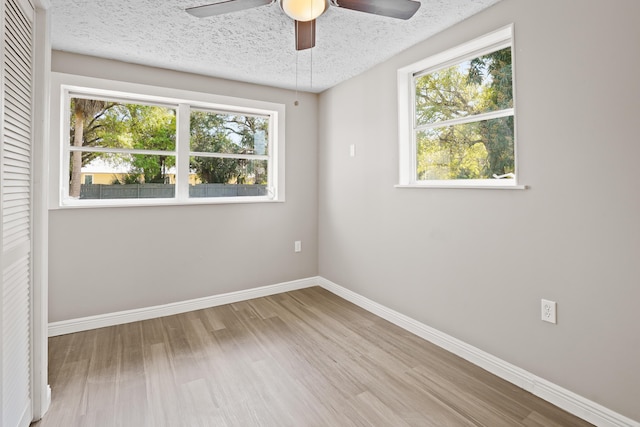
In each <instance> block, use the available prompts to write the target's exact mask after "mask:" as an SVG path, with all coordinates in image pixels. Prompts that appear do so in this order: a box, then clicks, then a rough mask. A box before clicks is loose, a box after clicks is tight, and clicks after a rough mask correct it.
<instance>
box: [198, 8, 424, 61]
mask: <svg viewBox="0 0 640 427" xmlns="http://www.w3.org/2000/svg"><path fill="white" fill-rule="evenodd" d="M276 1H277V2H278V3H279V4H280V7H282V10H283V11H284V12H285V13H286V14H287V15H288V16H289V17H291V18H292V19H293V20H294V21H295V29H296V50H304V49H310V48H312V47H314V46H315V45H316V18H318V17H319V16H320V15H322V14H323V13H324V12H326V10H327V9H328V8H329V5H331V6H335V7H341V8H343V9H351V10H357V11H359V12H364V13H371V14H374V15H380V16H387V17H390V18H397V19H404V20H406V19H409V18H411V17H412V16H413V15H414V14H415V13H416V12H417V10H418V9H419V8H420V2H419V1H414V0H217V1H215V2H214V3H210V4H206V5H203V6H196V7H190V8H187V9H186V12H187V13H189V14H191V15H193V16H196V17H198V18H205V17H208V16H214V15H224V14H227V13H232V12H238V11H241V10H246V9H252V8H254V7H259V6H265V5H268V4H272V3H275V2H276Z"/></svg>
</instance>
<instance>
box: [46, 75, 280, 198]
mask: <svg viewBox="0 0 640 427" xmlns="http://www.w3.org/2000/svg"><path fill="white" fill-rule="evenodd" d="M51 78H52V111H51V116H52V117H54V120H53V121H52V126H51V127H52V141H57V142H58V143H55V142H54V143H53V144H52V147H51V148H52V153H51V159H52V161H51V165H50V174H51V183H50V196H51V197H50V198H49V199H50V208H51V209H63V208H79V207H122V206H162V205H202V204H226V203H260V202H284V200H285V186H284V183H285V176H284V175H285V167H284V166H285V165H284V159H285V154H284V153H285V137H284V135H285V105H284V104H279V103H273V102H266V101H258V100H251V99H245V98H236V97H229V96H222V95H214V94H208V93H202V92H193V91H186V90H180V89H172V88H163V87H156V86H148V85H141V84H135V83H126V82H119V81H113V80H105V79H97V78H92V77H84V76H77V75H72V74H64V73H55V72H54V73H51ZM74 95H84V96H86V97H95V98H97V99H117V100H121V101H125V102H131V103H144V104H153V105H160V106H168V107H171V108H175V109H176V112H177V119H176V150H175V151H167V152H166V154H169V155H175V156H176V172H177V174H176V191H175V197H174V198H162V199H159V198H158V199H99V200H98V199H74V198H70V197H69V182H68V181H69V178H68V177H69V160H70V152H71V151H72V148H71V147H70V143H69V134H70V133H69V132H70V130H69V126H70V124H69V123H70V111H69V103H70V99H71V97H73V96H74ZM192 108H193V109H197V110H208V111H224V112H230V113H240V114H251V115H259V116H268V117H269V135H268V147H269V150H268V153H267V155H265V156H259V157H261V159H262V160H267V161H268V162H269V163H268V170H267V175H268V178H267V179H268V188H267V191H268V194H267V195H265V196H238V197H189V156H190V155H192V153H191V151H190V131H189V117H190V111H191V109H192ZM185 117H186V119H184V118H185ZM181 118H182V119H181ZM99 151H105V152H107V151H118V150H113V149H104V150H102V149H101V150H99ZM135 151H136V150H127V152H135ZM137 151H140V150H137ZM142 151H146V150H142ZM142 154H149V153H147V152H144V153H142ZM151 154H154V153H151ZM208 154H211V153H208Z"/></svg>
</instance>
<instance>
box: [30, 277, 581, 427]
mask: <svg viewBox="0 0 640 427" xmlns="http://www.w3.org/2000/svg"><path fill="white" fill-rule="evenodd" d="M49 381H50V383H51V386H52V397H53V400H52V405H51V408H50V410H49V412H48V413H47V414H46V415H45V417H44V419H42V420H41V421H40V422H38V423H35V424H33V426H34V427H35V426H37V427H68V426H71V427H73V426H82V427H94V426H101V427H102V426H109V427H111V426H114V427H115V426H117V427H128V426H131V427H134V426H135V427H140V426H145V427H147V426H148V427H158V426H160V427H162V426H167V427H180V426H185V427H187V426H188V427H193V426H202V427H208V426H215V427H218V426H221V427H223V426H233V427H235V426H237V427H247V426H265V427H267V426H268V427H270V426H274V427H286V426H291V427H301V426H302V427H306V426H318V427H320V426H340V427H360V426H381V427H385V426H393V427H401V426H412V427H430V426H434V427H447V426H456V427H457V426H464V427H467V426H487V427H488V426H491V427H494V426H528V427H535V426H571V427H573V426H576V427H582V426H589V425H590V424H588V423H586V422H585V421H583V420H580V419H578V418H576V417H574V416H572V415H570V414H568V413H566V412H565V411H562V410H560V409H558V408H556V407H554V406H553V405H551V404H549V403H547V402H544V401H542V400H541V399H539V398H537V397H535V396H533V395H531V394H530V393H528V392H526V391H524V390H522V389H519V388H517V387H515V386H514V385H513V384H510V383H508V382H506V381H504V380H502V379H500V378H498V377H495V376H494V375H492V374H490V373H488V372H487V371H484V370H482V369H480V368H478V367H476V366H473V365H472V364H470V363H469V362H466V361H465V360H463V359H461V358H459V357H457V356H455V355H453V354H451V353H448V352H447V351H445V350H443V349H441V348H439V347H437V346H435V345H433V344H431V343H429V342H426V341H424V340H422V339H420V338H419V337H417V336H415V335H413V334H411V333H409V332H407V331H405V330H403V329H401V328H399V327H397V326H395V325H392V324H390V323H388V322H386V321H385V320H383V319H380V318H378V317H376V316H375V315H373V314H371V313H368V312H366V311H365V310H362V309H360V308H359V307H356V306H355V305H353V304H351V303H349V302H347V301H345V300H343V299H341V298H339V297H337V296H335V295H333V294H331V293H329V292H327V291H326V290H324V289H321V288H318V287H314V288H308V289H303V290H299V291H294V292H288V293H284V294H278V295H273V296H270V297H265V298H258V299H255V300H251V301H243V302H238V303H234V304H229V305H225V306H220V307H214V308H210V309H206V310H198V311H194V312H191V313H184V314H179V315H175V316H168V317H164V318H160V319H152V320H146V321H142V322H135V323H130V324H126V325H119V326H114V327H110V328H102V329H97V330H94V331H86V332H80V333H76V334H70V335H65V336H59V337H54V338H50V340H49Z"/></svg>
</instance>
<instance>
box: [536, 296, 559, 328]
mask: <svg viewBox="0 0 640 427" xmlns="http://www.w3.org/2000/svg"><path fill="white" fill-rule="evenodd" d="M556 308H557V304H556V302H555V301H549V300H546V299H543V300H541V301H540V309H541V316H542V320H544V321H545V322H549V323H554V324H555V323H558V322H557V317H556Z"/></svg>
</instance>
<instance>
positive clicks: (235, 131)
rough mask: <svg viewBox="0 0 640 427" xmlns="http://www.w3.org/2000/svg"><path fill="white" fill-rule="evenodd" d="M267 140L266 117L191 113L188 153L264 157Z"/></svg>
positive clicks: (267, 125) (202, 112)
mask: <svg viewBox="0 0 640 427" xmlns="http://www.w3.org/2000/svg"><path fill="white" fill-rule="evenodd" d="M268 141H269V118H268V117H263V116H251V115H241V114H229V113H214V112H209V111H192V112H191V151H192V152H201V153H225V154H255V155H267V154H268Z"/></svg>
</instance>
